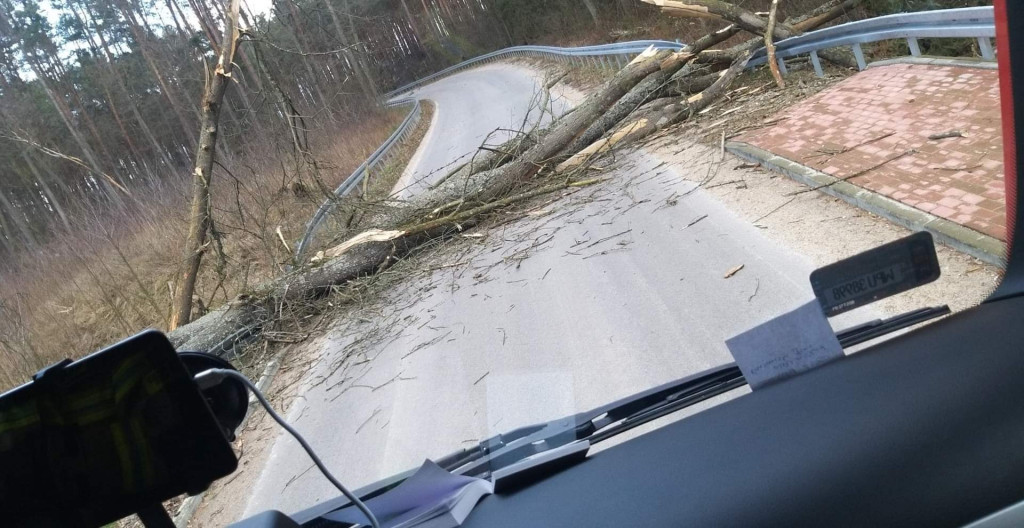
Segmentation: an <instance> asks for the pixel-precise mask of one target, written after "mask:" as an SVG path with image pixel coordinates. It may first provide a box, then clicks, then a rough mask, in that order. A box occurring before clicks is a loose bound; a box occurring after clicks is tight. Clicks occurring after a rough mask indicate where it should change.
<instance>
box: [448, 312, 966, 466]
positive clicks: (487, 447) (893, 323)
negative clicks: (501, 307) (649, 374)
mask: <svg viewBox="0 0 1024 528" xmlns="http://www.w3.org/2000/svg"><path fill="white" fill-rule="evenodd" d="M949 313H950V309H949V307H948V306H938V307H932V308H922V309H919V310H914V311H911V312H907V313H905V314H901V315H897V316H895V317H891V318H888V319H876V320H874V321H870V322H867V323H864V324H861V325H858V326H855V327H853V328H848V329H846V330H843V331H841V332H838V333H837V334H836V338H838V339H839V344H840V345H841V346H842V347H843V348H849V347H852V346H854V345H858V344H861V343H864V342H866V341H869V340H872V339H875V338H878V337H881V336H883V335H886V334H889V333H892V332H895V331H897V330H901V329H903V328H907V327H910V326H913V325H916V324H920V323H923V322H925V321H928V320H931V319H935V318H937V317H941V316H944V315H946V314H949ZM746 384H747V382H746V380H745V379H744V378H743V374H742V373H740V370H739V367H737V366H736V365H735V364H728V365H723V366H721V367H717V368H713V369H710V370H706V371H704V372H700V373H698V374H694V375H692V376H688V377H685V378H682V379H679V380H676V381H672V382H669V383H666V384H664V385H661V386H659V387H655V388H653V389H648V390H646V391H643V392H640V393H638V394H634V395H632V396H629V397H627V398H623V399H621V400H618V401H616V402H613V403H610V404H607V405H602V406H601V407H598V408H596V409H592V410H590V411H587V412H583V413H579V414H576V415H573V416H568V417H566V418H562V419H559V420H553V421H551V422H547V423H542V424H535V425H530V426H526V427H520V428H518V429H515V430H513V431H510V432H508V433H504V434H499V435H496V436H493V437H491V438H488V439H487V440H484V441H482V442H480V443H479V444H478V445H476V446H473V447H470V448H467V449H463V450H461V451H458V452H456V453H453V454H451V455H448V456H446V457H444V458H441V459H440V460H438V461H437V463H438V465H440V466H441V467H443V468H445V469H447V470H449V471H452V472H458V473H461V474H465V475H472V476H484V477H486V476H488V475H489V474H490V473H491V472H493V471H495V470H498V469H501V468H504V467H507V466H509V465H510V464H514V463H517V462H519V461H521V460H523V459H525V458H527V457H530V456H533V455H537V454H539V453H543V452H546V451H549V450H552V449H558V448H561V447H562V446H565V445H568V444H571V443H573V442H580V441H584V440H585V441H587V442H589V443H590V444H596V443H598V442H601V441H604V440H607V439H609V438H611V437H613V436H616V435H618V434H621V433H624V432H626V431H629V430H630V429H633V428H635V427H637V426H640V425H643V424H645V423H648V422H650V421H652V420H655V419H658V418H661V417H663V416H665V415H668V414H671V413H673V412H676V411H679V410H681V409H685V408H687V407H689V406H691V405H694V404H697V403H700V402H702V401H705V400H707V399H709V398H712V397H714V396H718V395H720V394H724V393H726V392H729V391H731V390H733V389H736V388H739V387H742V386H744V385H746ZM566 452H572V453H578V450H567V451H566Z"/></svg>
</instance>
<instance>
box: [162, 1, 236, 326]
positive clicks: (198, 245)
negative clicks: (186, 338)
mask: <svg viewBox="0 0 1024 528" xmlns="http://www.w3.org/2000/svg"><path fill="white" fill-rule="evenodd" d="M229 1H230V2H231V3H230V7H229V9H228V11H227V13H226V16H225V17H224V31H223V33H222V38H223V40H222V41H221V47H220V49H221V53H220V56H219V58H218V60H217V65H216V67H214V69H213V73H212V75H211V76H210V81H209V83H208V85H207V87H206V93H205V95H204V96H203V104H202V114H203V120H202V125H201V126H200V129H199V148H198V149H197V150H196V156H195V168H194V170H193V172H192V208H191V211H190V214H189V216H190V221H189V234H188V240H187V242H186V243H185V255H184V259H183V260H184V262H185V271H184V273H182V277H181V283H180V284H179V285H178V289H177V291H176V292H175V297H174V306H173V309H172V313H171V320H170V322H169V324H168V326H169V328H170V329H174V328H177V327H178V326H180V325H183V324H186V323H188V322H189V321H190V320H191V318H192V295H193V294H194V293H195V286H196V280H197V279H198V276H199V267H200V265H201V264H202V260H203V253H204V252H205V248H206V245H207V240H206V239H207V235H208V234H209V231H210V225H211V220H212V219H211V217H210V213H211V210H210V185H211V183H212V180H213V162H214V160H215V159H216V154H217V132H218V127H219V125H220V116H221V111H222V110H223V103H224V94H225V93H226V92H227V89H228V86H229V85H230V84H231V72H232V68H233V63H234V58H235V46H236V45H237V43H238V4H239V0H229Z"/></svg>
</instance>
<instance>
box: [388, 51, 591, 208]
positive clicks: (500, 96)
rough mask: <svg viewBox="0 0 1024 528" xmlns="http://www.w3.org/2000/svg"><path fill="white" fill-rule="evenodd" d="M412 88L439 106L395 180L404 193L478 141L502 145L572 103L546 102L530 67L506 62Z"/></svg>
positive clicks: (433, 177) (459, 159)
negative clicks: (421, 139) (415, 88)
mask: <svg viewBox="0 0 1024 528" xmlns="http://www.w3.org/2000/svg"><path fill="white" fill-rule="evenodd" d="M412 94H413V95H414V96H416V97H418V98H420V99H429V100H431V101H433V102H434V105H435V108H436V110H435V112H434V119H433V122H432V123H431V127H430V130H429V131H428V132H427V135H426V137H424V139H423V142H422V143H421V144H420V148H419V149H418V150H417V151H416V153H415V154H414V155H413V158H412V159H411V160H410V161H409V165H408V166H407V169H406V171H405V172H404V173H403V174H402V177H401V178H400V179H399V181H398V184H397V185H396V186H395V190H396V195H397V196H399V197H400V198H405V197H409V196H411V195H413V194H415V193H417V192H419V191H421V190H423V189H424V188H426V187H428V186H429V185H430V184H431V183H433V182H435V181H437V180H438V179H439V178H441V177H443V176H444V175H445V174H447V172H448V171H447V170H446V169H450V168H451V167H452V166H453V164H454V165H458V164H461V163H465V162H466V161H469V160H470V158H471V155H472V152H473V151H474V150H475V148H476V147H478V146H480V145H482V144H488V145H492V146H498V145H500V144H502V143H504V142H505V141H507V140H508V139H510V138H511V137H512V136H513V131H516V130H522V129H524V128H528V127H529V126H534V125H537V124H540V125H544V124H546V123H548V122H549V121H550V120H551V115H552V113H553V114H554V115H556V116H559V115H562V113H564V112H565V111H566V110H568V109H569V108H571V107H570V105H569V102H568V101H566V100H565V99H564V98H558V97H553V98H550V99H548V100H547V103H548V104H546V105H544V106H543V107H542V106H541V105H542V104H543V103H544V98H542V97H540V86H539V85H538V84H537V82H536V81H535V80H534V78H533V77H532V76H531V75H530V74H529V72H528V71H527V70H524V69H521V68H516V67H513V66H509V65H504V64H492V65H488V66H483V67H480V68H475V69H473V70H470V71H467V72H463V73H460V74H459V75H455V76H453V77H449V78H447V79H443V80H441V81H438V82H436V83H433V84H430V85H427V86H424V87H422V88H420V89H418V90H416V91H414V92H413V93H412ZM542 108H543V110H542ZM524 124H526V125H527V126H526V127H524Z"/></svg>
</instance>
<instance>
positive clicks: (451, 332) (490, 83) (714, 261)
mask: <svg viewBox="0 0 1024 528" xmlns="http://www.w3.org/2000/svg"><path fill="white" fill-rule="evenodd" d="M535 92H536V84H535V80H534V79H533V78H532V77H531V76H530V75H529V72H528V71H524V70H522V69H518V68H514V67H510V66H497V65H492V66H488V67H485V68H480V69H476V70H471V71H469V72H466V73H462V74H459V75H456V76H454V77H450V78H448V79H444V80H442V81H439V82H437V83H435V84H433V85H431V86H428V87H425V88H423V89H421V90H420V91H419V93H418V95H419V96H420V97H427V98H431V99H433V100H434V101H435V102H436V103H437V105H438V108H437V113H436V117H435V122H434V127H433V128H432V129H431V131H430V133H429V134H428V136H427V139H426V140H425V142H424V143H423V147H422V148H421V149H420V152H418V153H417V155H416V156H415V158H414V160H413V161H414V163H413V165H414V167H412V168H411V169H412V170H410V171H409V173H407V174H406V178H405V180H404V183H403V184H400V186H402V187H408V189H407V190H406V191H403V192H406V193H408V192H416V191H417V185H416V184H415V182H416V181H418V180H420V179H421V178H422V177H423V176H426V178H427V180H428V181H429V179H430V178H433V177H436V176H431V174H432V173H434V174H436V175H437V176H439V175H440V173H435V172H434V171H436V169H438V168H440V167H444V166H447V165H449V164H451V163H453V162H454V161H455V160H457V159H459V158H460V157H462V156H463V155H465V154H466V153H468V152H471V151H472V150H473V149H474V148H475V147H476V146H477V145H478V144H479V143H480V141H481V139H482V138H483V137H484V136H486V135H487V134H488V133H489V132H491V131H493V130H495V129H497V128H502V127H508V126H511V125H516V126H515V128H518V124H519V123H520V122H522V120H523V115H524V113H525V112H526V110H527V109H528V108H529V107H530V101H531V99H533V97H534V94H535ZM556 107H557V108H558V109H559V110H561V109H564V108H565V104H564V102H561V101H559V102H557V103H556ZM622 165H623V168H622V169H620V170H617V171H615V173H614V176H613V177H612V178H611V179H610V181H608V182H607V183H604V184H601V185H598V186H595V187H591V188H586V189H583V190H581V191H578V192H577V193H575V194H573V195H572V196H571V197H569V198H567V199H565V200H563V201H562V202H560V203H557V204H550V205H546V206H541V207H539V208H538V209H537V210H536V211H534V212H533V213H532V214H531V215H528V216H526V217H525V218H524V219H522V220H520V221H517V222H512V223H508V224H506V225H505V226H502V227H501V228H499V229H496V230H492V231H490V232H489V233H487V234H486V236H484V237H482V238H479V239H474V240H473V243H472V244H464V245H465V246H468V249H465V250H462V249H460V250H459V251H460V253H458V254H457V255H454V256H452V257H450V259H451V260H456V259H457V260H458V261H460V262H467V264H465V265H461V266H458V265H456V266H447V267H445V266H440V265H439V266H438V269H436V270H434V271H432V272H430V273H425V274H420V275H418V276H416V277H415V278H411V279H409V280H406V281H404V282H403V283H402V284H400V285H399V286H397V287H395V288H393V291H392V293H390V294H389V296H388V298H387V299H385V300H383V301H382V302H380V303H378V304H377V305H375V306H368V307H366V308H365V310H364V312H362V313H357V314H353V315H352V316H351V317H350V318H349V320H347V321H343V322H341V323H340V326H339V327H338V329H337V330H336V331H335V332H333V333H332V335H331V336H329V337H328V338H326V339H323V340H321V341H320V342H318V343H316V344H315V345H313V346H315V347H317V348H316V349H315V350H311V351H309V352H310V357H314V358H316V357H318V358H319V360H318V361H317V362H316V363H315V365H314V366H312V368H311V369H310V373H309V374H308V375H307V376H306V381H305V382H304V385H303V388H302V389H300V391H299V393H300V397H298V398H295V399H293V400H291V401H292V404H291V407H290V408H289V409H288V413H287V414H288V417H289V419H290V420H291V421H292V422H293V423H294V424H295V425H296V427H297V428H298V429H299V430H300V431H303V432H304V433H305V434H306V435H307V437H308V438H309V440H310V441H311V442H312V444H313V445H314V446H316V447H317V449H318V450H319V451H320V452H321V455H322V456H323V458H324V460H325V462H326V463H327V464H328V465H329V466H330V467H332V468H334V469H335V471H336V474H337V475H338V476H339V477H340V478H341V479H342V480H343V481H344V482H346V483H347V484H349V485H350V486H351V487H359V486H361V485H365V484H368V483H371V482H373V481H375V480H377V479H379V478H382V477H385V476H388V475H390V474H393V473H395V472H398V471H402V470H405V469H409V468H412V467H414V466H418V465H419V464H420V463H422V461H423V459H424V458H425V457H438V456H441V455H444V454H447V453H449V452H451V451H454V450H456V449H458V448H461V447H465V446H467V445H471V444H472V443H473V442H476V441H479V440H480V439H483V438H486V437H488V436H490V435H492V434H494V433H498V432H501V431H508V430H510V429H513V428H515V427H517V426H521V425H526V424H528V423H532V422H538V421H543V420H548V419H553V418H558V417H562V416H564V415H568V414H571V413H574V412H577V411H580V410H583V409H586V408H589V407H593V406H596V405H599V404H602V403H605V402H608V401H611V400H614V399H616V398H620V397H623V396H627V395H629V394H632V393H635V392H637V391H639V390H642V389H646V388H649V387H651V386H654V385H656V384H659V383H663V382H666V381H669V380H672V379H676V378H679V377H682V376H685V375H688V374H691V373H694V372H697V371H700V370H703V369H706V368H710V367H713V366H717V365H720V364H723V363H726V362H729V361H731V358H730V356H729V354H728V352H727V349H726V348H725V345H724V341H725V340H726V339H727V338H729V337H731V336H733V335H735V334H737V333H739V332H741V331H743V330H745V329H747V328H750V327H752V326H754V325H756V324H758V323H761V322H763V321H765V320H767V319H769V318H771V317H773V316H775V315H778V314H780V313H782V312H784V311H786V310H788V309H791V308H795V307H796V306H798V305H799V304H801V303H802V302H804V301H807V300H810V299H811V298H812V294H811V292H810V287H809V285H808V280H807V277H808V274H809V272H810V271H811V269H812V266H811V263H810V262H809V261H808V260H807V259H806V258H804V257H802V256H801V255H797V254H793V253H790V252H788V251H787V250H786V249H785V248H783V247H781V246H780V245H779V244H777V243H773V242H771V241H769V240H768V239H766V238H765V237H764V236H763V233H762V232H761V231H760V230H759V229H758V228H756V227H755V226H753V225H751V223H750V222H747V221H743V220H741V219H739V218H738V217H737V216H736V215H735V214H734V213H733V212H731V211H730V210H729V209H726V208H725V207H724V206H722V205H721V204H720V203H719V202H718V201H716V200H715V199H713V198H711V197H710V196H709V195H708V194H705V192H704V191H703V190H696V191H695V192H692V193H690V194H687V193H688V192H689V191H691V190H693V187H694V183H692V182H693V181H700V180H702V179H704V178H706V177H708V175H710V174H711V171H713V170H714V168H715V164H714V163H709V162H708V161H707V160H704V161H700V160H694V161H693V163H692V164H690V165H688V166H685V165H684V167H685V168H679V167H676V168H669V167H666V166H660V165H659V164H658V163H657V162H656V161H655V160H653V159H652V158H650V157H648V156H646V155H643V154H635V155H631V156H630V157H629V158H628V159H627V160H624V161H623V162H622ZM410 183H413V185H411V186H409V184H410ZM705 215H706V216H705ZM695 221H696V222H695ZM739 264H743V265H744V268H743V269H742V270H741V271H740V272H738V273H736V274H735V275H734V276H732V277H731V278H724V274H725V273H726V271H727V270H730V269H731V268H733V267H735V266H737V265H739ZM871 315H872V314H861V315H860V316H859V317H860V318H868V317H870V316H871ZM853 322H856V321H851V320H847V321H845V322H842V323H840V324H842V325H843V326H845V325H846V324H852V323H853ZM346 358H347V359H346ZM336 495H337V493H336V491H334V490H333V488H332V487H331V486H330V484H329V483H328V482H327V481H326V480H324V479H323V478H322V477H321V476H320V475H319V474H318V473H317V471H316V470H315V469H311V463H310V462H309V460H308V458H307V457H306V456H305V455H304V454H303V453H302V452H301V451H300V449H299V447H298V445H297V444H296V443H295V442H293V441H292V440H290V439H287V438H284V437H281V438H279V440H278V441H277V442H276V444H275V445H274V447H273V448H272V452H271V455H270V457H269V459H268V462H267V464H266V466H265V468H264V470H263V472H262V474H261V475H260V478H259V479H258V480H257V482H256V484H255V485H254V487H253V489H252V496H251V499H250V501H249V503H248V506H247V512H246V515H251V514H254V513H258V512H260V511H263V510H266V509H279V510H282V511H285V512H292V511H297V510H300V509H303V508H306V507H309V506H311V505H313V504H315V503H316V502H317V501H321V500H324V499H328V498H332V497H334V496H336Z"/></svg>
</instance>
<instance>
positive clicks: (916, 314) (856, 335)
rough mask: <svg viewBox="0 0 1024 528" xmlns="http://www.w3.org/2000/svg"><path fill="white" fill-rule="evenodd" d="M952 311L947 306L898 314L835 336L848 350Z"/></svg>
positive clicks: (848, 329) (849, 329)
mask: <svg viewBox="0 0 1024 528" xmlns="http://www.w3.org/2000/svg"><path fill="white" fill-rule="evenodd" d="M950 313H952V311H951V310H950V309H949V306H948V305H942V306H935V307H931V308H921V309H919V310H914V311H911V312H907V313H905V314H900V315H897V316H895V317H890V318H889V319H875V320H874V321H869V322H867V323H864V324H862V325H857V326H854V327H852V328H847V329H846V330H843V331H842V332H839V333H837V334H836V337H837V338H839V344H840V345H842V347H843V348H850V347H852V346H854V345H859V344H861V343H864V342H867V341H871V340H872V339H875V338H877V337H882V336H883V335H886V334H890V333H892V332H895V331H897V330H902V329H904V328H907V327H911V326H914V325H916V324H920V323H923V322H925V321H930V320H932V319H935V318H937V317H942V316H944V315H949V314H950Z"/></svg>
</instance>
